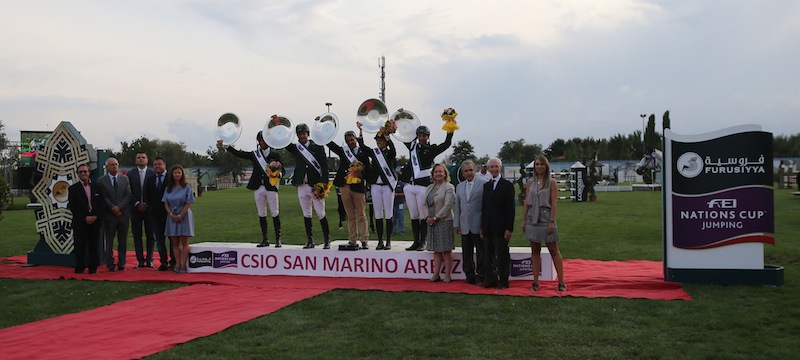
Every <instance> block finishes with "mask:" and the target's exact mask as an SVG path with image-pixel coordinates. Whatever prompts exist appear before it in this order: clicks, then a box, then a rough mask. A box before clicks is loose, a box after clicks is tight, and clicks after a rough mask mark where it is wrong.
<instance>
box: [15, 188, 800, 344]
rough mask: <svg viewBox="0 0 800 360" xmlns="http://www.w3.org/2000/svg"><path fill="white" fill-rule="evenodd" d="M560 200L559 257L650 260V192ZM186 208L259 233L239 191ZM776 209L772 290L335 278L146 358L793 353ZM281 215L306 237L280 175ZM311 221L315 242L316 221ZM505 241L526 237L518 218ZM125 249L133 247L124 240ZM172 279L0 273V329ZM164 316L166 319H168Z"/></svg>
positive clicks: (23, 215)
mask: <svg viewBox="0 0 800 360" xmlns="http://www.w3.org/2000/svg"><path fill="white" fill-rule="evenodd" d="M24 200H26V199H22V198H17V199H15V204H14V206H13V207H12V208H11V209H8V210H6V211H4V212H3V217H4V219H3V220H0V239H1V240H0V256H11V255H20V254H24V253H25V252H27V251H29V250H31V249H33V246H34V245H35V242H36V240H37V239H38V235H37V234H36V233H35V229H34V223H33V213H32V212H31V211H30V210H22V208H24V203H25V201H24ZM560 205H561V206H559V208H558V216H557V217H558V223H559V231H560V237H561V243H560V247H561V250H562V253H563V255H564V257H565V258H568V259H569V258H581V259H598V260H632V259H644V260H661V257H662V240H661V193H658V192H627V193H599V194H598V201H597V202H595V203H580V204H579V203H568V202H563V201H562V202H561V203H560ZM327 208H328V218H329V221H330V225H331V230H332V235H333V236H332V237H333V238H334V239H339V238H345V237H346V225H345V230H344V231H339V230H338V215H337V212H336V199H335V197H329V199H328V201H327ZM192 209H193V211H194V213H195V221H196V234H197V236H196V237H195V238H193V239H192V242H204V241H225V242H256V241H258V240H259V227H258V220H257V217H256V215H255V210H254V205H253V198H252V193H251V192H250V191H249V190H246V189H243V188H240V189H231V190H223V191H217V192H207V193H204V194H203V196H202V197H199V198H197V202H196V203H195V204H194V205H193V206H192ZM517 209H518V213H517V221H516V226H517V228H519V225H520V224H521V223H520V220H519V219H520V218H521V208H517ZM775 210H776V215H775V232H776V235H775V237H776V245H774V246H771V245H765V257H766V258H765V263H767V264H774V265H780V266H784V267H785V268H786V270H785V279H786V280H785V284H784V285H783V286H781V287H777V288H768V287H760V286H720V285H690V284H685V285H684V286H683V287H684V289H686V290H687V291H688V292H689V294H691V296H692V297H693V298H694V301H652V300H629V299H618V298H612V299H582V298H520V297H505V296H483V295H480V296H478V295H458V294H430V293H414V292H405V293H386V292H380V291H355V290H336V291H331V292H328V293H326V294H323V295H320V296H317V297H314V298H311V299H308V300H305V301H302V302H299V303H296V304H293V305H291V306H288V307H286V308H283V309H281V310H279V311H277V312H275V313H273V314H270V315H266V316H263V317H260V318H257V319H254V320H252V321H249V322H246V323H243V324H240V325H236V326H233V327H231V328H230V329H228V330H225V331H223V332H221V333H218V334H215V335H212V336H209V337H206V338H201V339H197V340H194V341H191V342H188V343H186V344H182V345H179V346H177V347H175V348H173V349H170V350H167V351H164V352H162V353H159V354H156V355H154V356H152V358H156V359H186V358H198V359H217V358H259V359H261V358H375V359H384V358H389V359H395V358H452V359H464V358H475V359H505V358H524V359H531V358H559V359H562V358H566V359H573V358H590V359H596V358H613V359H634V358H636V359H639V358H651V359H661V358H664V359H789V358H795V357H796V354H797V352H798V351H800V341H798V339H800V282H798V280H797V271H798V270H800V266H798V262H800V244H798V237H800V197H797V196H792V195H791V194H790V193H789V191H787V190H775ZM281 219H282V221H283V228H284V230H283V231H284V242H285V243H291V244H302V243H304V242H305V238H304V236H303V234H304V230H303V222H302V218H301V215H300V210H299V206H297V197H296V192H295V191H294V188H293V187H290V186H285V187H282V188H281ZM406 220H407V221H408V216H406ZM314 232H315V237H316V240H317V242H318V243H319V242H321V240H322V238H321V229H320V227H319V223H318V222H317V221H316V220H315V221H314ZM270 235H271V236H272V224H271V223H270ZM373 238H374V236H373ZM395 239H396V240H411V229H410V225H409V224H408V223H407V224H406V234H405V235H404V236H399V237H395ZM374 245H375V244H374V243H371V247H373V248H374ZM512 246H527V244H526V243H525V242H524V240H523V239H522V237H521V235H520V231H519V229H517V230H516V232H515V233H514V237H513V239H512ZM128 248H129V249H133V244H132V241H131V240H130V239H129V245H128ZM68 271H70V270H69V269H66V268H65V272H68ZM566 280H567V282H569V273H567V274H566ZM179 286H182V285H180V284H162V283H158V284H155V283H121V282H120V283H117V282H108V281H102V282H93V281H63V280H52V281H49V280H48V281H46V280H37V281H31V280H11V279H0V293H1V294H2V296H0V327H10V326H14V325H18V324H23V323H27V322H31V321H35V320H39V319H43V318H48V317H53V316H58V315H61V314H66V313H73V312H78V311H82V310H86V309H91V308H96V307H99V306H102V305H105V304H109V303H114V302H117V301H121V300H124V299H129V298H133V297H137V296H141V295H145V294H151V293H156V292H159V291H163V290H166V289H170V288H175V287H179ZM187 306H191V305H190V304H187ZM153 311H157V309H153ZM131 321H135V320H134V318H133V317H132V318H131ZM164 326H165V327H166V328H167V329H168V328H169V319H165V322H164Z"/></svg>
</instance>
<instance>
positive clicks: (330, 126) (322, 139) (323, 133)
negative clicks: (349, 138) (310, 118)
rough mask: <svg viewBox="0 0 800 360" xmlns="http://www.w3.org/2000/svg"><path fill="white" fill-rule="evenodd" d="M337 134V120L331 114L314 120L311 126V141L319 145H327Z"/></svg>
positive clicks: (334, 115) (328, 113)
mask: <svg viewBox="0 0 800 360" xmlns="http://www.w3.org/2000/svg"><path fill="white" fill-rule="evenodd" d="M338 132H339V118H338V117H337V116H336V114H334V113H332V112H327V113H324V114H322V115H320V116H319V117H318V119H315V120H314V123H313V124H311V131H310V134H309V135H311V140H314V142H315V143H317V144H319V145H323V144H327V143H329V142H331V141H333V140H334V139H335V138H336V134H337V133H338Z"/></svg>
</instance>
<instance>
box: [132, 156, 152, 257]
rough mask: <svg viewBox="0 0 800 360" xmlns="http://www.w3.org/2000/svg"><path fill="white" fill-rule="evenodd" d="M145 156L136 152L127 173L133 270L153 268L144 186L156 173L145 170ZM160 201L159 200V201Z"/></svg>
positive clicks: (149, 220)
mask: <svg viewBox="0 0 800 360" xmlns="http://www.w3.org/2000/svg"><path fill="white" fill-rule="evenodd" d="M147 162H148V159H147V154H146V153H145V152H144V151H137V152H136V167H135V168H133V169H131V170H129V171H128V174H127V175H128V180H129V182H130V184H131V195H132V196H133V200H132V201H131V229H132V231H133V248H134V251H135V252H136V260H137V261H138V263H137V264H136V266H135V267H134V268H152V267H153V244H155V239H154V238H153V222H152V218H151V217H150V211H151V210H152V209H151V208H152V204H151V203H150V201H149V199H148V198H147V197H146V195H145V194H146V193H145V188H144V187H145V184H146V183H147V182H149V181H152V180H153V179H155V176H156V173H155V172H154V171H153V169H148V168H147ZM159 200H160V199H159ZM142 226H144V236H145V239H147V244H146V246H147V254H145V252H144V251H145V245H144V244H142Z"/></svg>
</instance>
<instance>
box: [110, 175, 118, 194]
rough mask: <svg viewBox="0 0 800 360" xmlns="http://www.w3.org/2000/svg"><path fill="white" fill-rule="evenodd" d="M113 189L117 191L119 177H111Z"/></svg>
mask: <svg viewBox="0 0 800 360" xmlns="http://www.w3.org/2000/svg"><path fill="white" fill-rule="evenodd" d="M111 187H113V188H114V191H117V177H116V176H112V177H111Z"/></svg>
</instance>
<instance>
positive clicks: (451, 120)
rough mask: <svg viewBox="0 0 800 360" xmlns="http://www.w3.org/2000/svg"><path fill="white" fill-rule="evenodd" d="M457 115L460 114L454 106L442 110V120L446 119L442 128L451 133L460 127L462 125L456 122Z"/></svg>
mask: <svg viewBox="0 0 800 360" xmlns="http://www.w3.org/2000/svg"><path fill="white" fill-rule="evenodd" d="M456 116H458V113H457V112H456V109H453V108H447V109H444V111H442V121H444V125H442V130H444V131H446V132H447V133H448V134H450V133H453V132H454V131H456V130H458V129H460V127H459V126H458V124H457V123H456Z"/></svg>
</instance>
